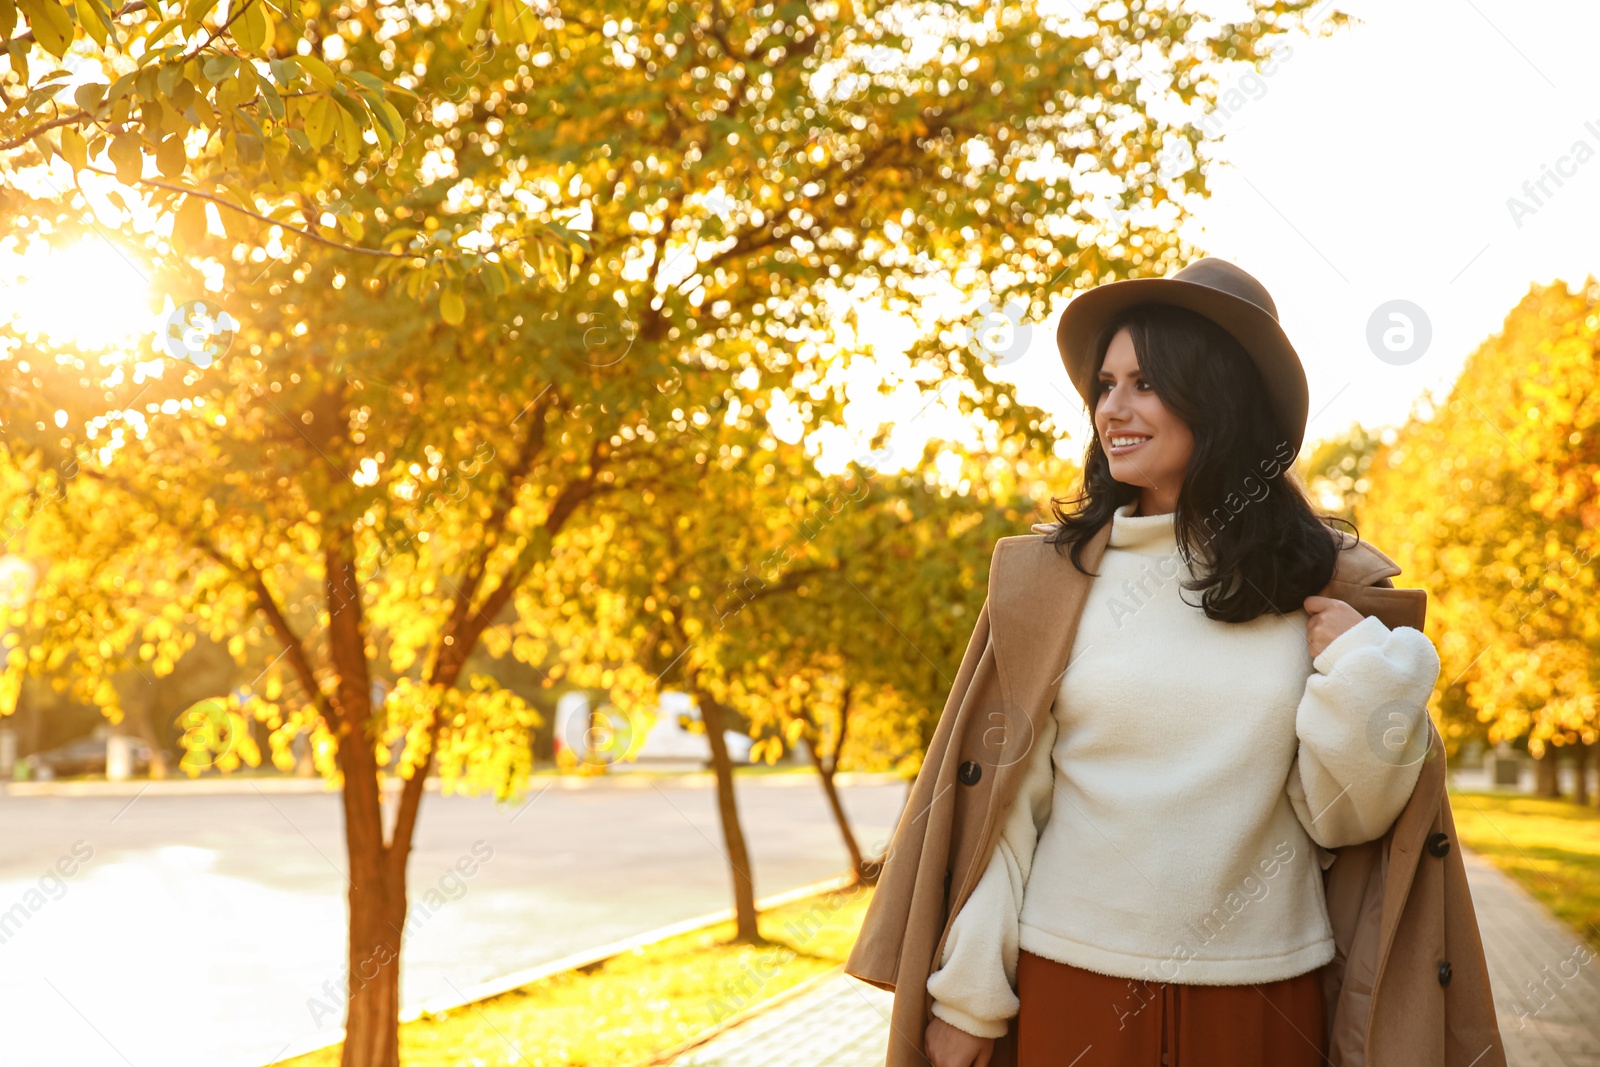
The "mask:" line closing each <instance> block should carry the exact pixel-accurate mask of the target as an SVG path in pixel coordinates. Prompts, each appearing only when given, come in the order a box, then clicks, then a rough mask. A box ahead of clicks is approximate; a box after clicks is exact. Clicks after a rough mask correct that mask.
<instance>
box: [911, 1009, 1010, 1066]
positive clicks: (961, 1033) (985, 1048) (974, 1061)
mask: <svg viewBox="0 0 1600 1067" xmlns="http://www.w3.org/2000/svg"><path fill="white" fill-rule="evenodd" d="M925 1042H926V1044H927V1046H928V1059H929V1060H930V1061H932V1063H933V1067H989V1058H990V1057H991V1056H993V1055H994V1042H995V1039H994V1038H992V1037H978V1036H976V1035H974V1034H969V1033H967V1032H966V1031H965V1030H963V1029H961V1027H959V1026H951V1025H950V1024H949V1023H947V1022H945V1021H944V1020H943V1019H940V1018H937V1017H935V1018H934V1020H933V1022H931V1023H929V1024H928V1033H927V1036H926V1038H925Z"/></svg>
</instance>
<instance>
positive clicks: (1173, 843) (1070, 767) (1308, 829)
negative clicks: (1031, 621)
mask: <svg viewBox="0 0 1600 1067" xmlns="http://www.w3.org/2000/svg"><path fill="white" fill-rule="evenodd" d="M1135 506H1136V505H1135V504H1133V503H1130V504H1127V505H1124V506H1123V507H1121V508H1119V509H1117V511H1116V514H1115V517H1114V518H1113V520H1112V530H1111V537H1110V540H1109V542H1108V544H1107V548H1106V551H1105V554H1104V557H1103V559H1102V561H1101V565H1100V568H1099V570H1100V573H1099V576H1098V577H1097V578H1095V579H1094V580H1093V581H1092V582H1091V583H1090V586H1089V591H1088V597H1087V600H1086V601H1085V604H1084V608H1083V615H1082V618H1081V619H1080V621H1079V623H1078V631H1077V635H1076V637H1075V638H1074V641H1073V647H1072V653H1071V656H1070V658H1069V660H1068V664H1069V666H1068V669H1067V671H1066V672H1065V674H1063V676H1062V679H1061V685H1060V688H1059V690H1058V692H1057V695H1056V701H1055V705H1054V707H1053V709H1052V713H1051V715H1050V717H1049V719H1048V721H1047V724H1046V726H1045V728H1044V729H1043V730H1042V731H1041V736H1040V738H1039V739H1038V744H1037V745H1036V746H1035V747H1034V748H1033V750H1032V753H1031V755H1030V756H1029V759H1028V766H1027V770H1026V772H1025V773H1024V780H1023V783H1022V788H1021V790H1020V792H1019V795H1018V798H1017V802H1016V803H1015V805H1014V806H1013V807H1012V808H1011V810H1010V811H1009V812H1008V813H1007V814H1006V817H1005V820H1004V823H1003V828H1002V831H1001V837H1000V840H999V842H998V845H997V847H996V848H995V851H994V856H993V859H992V860H991V861H990V863H989V866H988V867H987V868H986V869H985V871H984V873H983V875H982V877H981V879H980V880H979V882H978V884H977V886H976V888H975V889H974V891H973V893H972V895H971V896H970V897H969V898H968V899H967V901H966V903H965V905H964V906H963V907H962V909H961V911H960V913H959V914H958V915H957V916H956V919H955V922H954V924H953V925H952V928H951V932H950V936H949V937H948V938H946V940H945V946H944V951H943V952H942V953H941V956H940V960H939V968H938V970H936V971H934V973H933V974H931V975H930V976H929V978H928V985H927V988H928V992H929V994H930V996H931V997H932V998H933V1013H934V1015H936V1016H937V1017H939V1018H941V1019H943V1020H945V1021H946V1022H948V1023H950V1024H951V1025H953V1026H956V1027H959V1028H960V1029H962V1030H965V1031H967V1032H968V1033H972V1034H977V1035H979V1036H981V1037H999V1036H1001V1035H1003V1034H1004V1033H1005V1032H1006V1026H1007V1020H1008V1019H1010V1018H1011V1017H1012V1016H1014V1015H1015V1014H1016V1013H1017V1011H1018V1009H1019V1007H1020V1002H1019V1001H1018V999H1017V996H1016V993H1015V992H1014V987H1015V982H1016V964H1017V953H1018V950H1019V949H1026V950H1027V951H1029V952H1032V953H1034V954H1035V955H1038V956H1044V957H1046V958H1048V959H1053V960H1057V961H1059V962H1062V963H1068V964H1072V965H1074V966H1078V967H1082V968H1085V969H1087V970H1091V971H1096V972H1098V973H1101V974H1106V975H1112V976H1115V977H1126V978H1130V979H1133V978H1139V979H1144V980H1147V981H1152V982H1179V983H1195V984H1201V985H1235V984H1247V983H1254V982H1270V981H1276V980H1279V979H1282V978H1290V977H1293V976H1295V975H1298V974H1303V973H1305V972H1306V971H1309V970H1312V969H1314V968H1316V967H1320V966H1321V965H1323V964H1324V963H1327V962H1328V961H1329V960H1331V959H1332V958H1333V953H1334V945H1333V932H1332V927H1331V926H1330V925H1329V922H1328V914H1327V905H1326V902H1325V901H1324V899H1323V890H1322V876H1321V870H1322V867H1323V865H1324V860H1323V857H1327V859H1329V860H1331V857H1329V856H1328V855H1327V854H1326V853H1323V852H1320V851H1319V850H1318V849H1317V848H1315V847H1314V845H1313V842H1315V844H1316V845H1320V846H1322V847H1323V848H1336V847H1338V846H1340V845H1346V844H1354V843H1357V842H1361V841H1370V840H1372V839H1374V838H1377V837H1381V836H1382V835H1383V834H1384V833H1385V832H1387V831H1388V829H1389V827H1390V826H1391V825H1392V824H1393V822H1394V820H1395V817H1396V816H1398V815H1399V813H1400V810H1401V809H1402V808H1403V807H1405V804H1406V801H1407V800H1408V799H1409V798H1410V796H1411V790H1412V787H1413V786H1414V785H1415V784H1416V781H1417V776H1418V774H1419V773H1420V772H1421V769H1422V764H1421V760H1420V759H1413V758H1411V756H1410V753H1409V751H1408V752H1407V754H1406V756H1405V757H1404V759H1406V760H1410V762H1403V761H1402V759H1397V758H1396V757H1395V756H1394V754H1393V752H1392V750H1390V749H1388V748H1386V747H1385V746H1386V743H1388V742H1391V741H1392V740H1393V739H1394V738H1395V737H1396V736H1397V735H1396V734H1394V732H1393V731H1394V730H1395V729H1396V728H1399V729H1401V730H1404V731H1405V736H1406V737H1414V736H1417V735H1416V733H1415V732H1416V731H1418V730H1422V731H1425V730H1426V729H1427V725H1426V723H1425V722H1424V721H1423V720H1424V716H1426V715H1427V704H1428V697H1429V694H1430V693H1431V692H1432V690H1433V686H1434V682H1435V681H1436V680H1437V678H1438V676H1439V657H1438V653H1437V652H1436V651H1435V649H1434V647H1433V643H1432V642H1431V641H1429V640H1428V638H1427V637H1426V636H1425V635H1424V634H1422V633H1421V632H1419V631H1417V630H1415V629H1412V628H1411V627H1408V626H1406V627H1401V628H1399V629H1397V630H1392V631H1391V630H1390V629H1389V628H1388V627H1387V626H1385V625H1384V624H1383V622H1382V621H1380V620H1378V619H1376V618H1371V617H1369V618H1365V619H1363V620H1362V621H1361V622H1360V623H1358V624H1356V625H1355V626H1353V627H1351V628H1350V629H1349V630H1347V631H1345V632H1344V633H1342V634H1340V635H1339V636H1338V637H1337V638H1335V639H1334V640H1333V641H1332V642H1331V643H1329V645H1328V647H1327V648H1325V649H1323V651H1322V653H1321V654H1320V655H1318V656H1317V657H1316V659H1315V660H1314V661H1313V660H1312V658H1311V657H1310V654H1309V652H1308V651H1307V648H1306V624H1307V621H1308V616H1307V614H1306V612H1305V611H1304V610H1303V609H1297V610H1295V611H1293V612H1290V613H1288V614H1286V615H1277V614H1275V613H1270V612H1269V613H1268V614H1267V615H1264V616H1262V617H1260V618H1257V619H1255V620H1252V621H1251V622H1248V623H1242V624H1240V623H1224V622H1216V621H1213V620H1211V619H1208V618H1206V616H1205V612H1204V611H1202V610H1201V609H1200V608H1199V607H1198V604H1199V602H1200V594H1199V593H1196V592H1192V591H1187V590H1182V589H1180V583H1181V582H1182V581H1184V580H1186V579H1188V578H1189V577H1190V576H1191V573H1192V572H1191V571H1190V569H1189V568H1188V566H1187V565H1186V564H1185V562H1184V560H1183V559H1182V558H1181V556H1180V554H1179V552H1178V547H1177V540H1176V536H1175V533H1174V528H1173V521H1172V520H1173V516H1172V515H1171V514H1166V515H1149V516H1133V515H1131V514H1130V512H1131V511H1132V510H1133V508H1134V507H1135ZM1386 731H1388V733H1387V734H1386ZM1417 751H1420V750H1417ZM1137 1003H1138V1002H1137V1001H1134V1000H1130V1004H1131V1005H1137ZM1129 1010H1132V1008H1130V1009H1129Z"/></svg>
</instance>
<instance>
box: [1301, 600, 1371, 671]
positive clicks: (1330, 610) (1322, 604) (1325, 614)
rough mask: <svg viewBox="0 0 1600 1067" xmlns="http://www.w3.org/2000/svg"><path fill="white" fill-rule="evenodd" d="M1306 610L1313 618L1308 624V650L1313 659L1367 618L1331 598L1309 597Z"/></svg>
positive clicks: (1340, 601) (1306, 601) (1347, 605)
mask: <svg viewBox="0 0 1600 1067" xmlns="http://www.w3.org/2000/svg"><path fill="white" fill-rule="evenodd" d="M1305 608H1306V614H1307V615H1309V616H1311V619H1310V621H1309V622H1307V623H1306V648H1308V649H1310V651H1311V658H1312V659H1316V658H1317V657H1318V656H1320V655H1322V650H1323V649H1325V648H1327V647H1328V646H1329V645H1331V644H1333V639H1334V638H1336V637H1338V636H1339V635H1340V634H1342V633H1344V632H1345V631H1346V630H1348V629H1350V628H1351V627H1352V626H1354V625H1355V624H1356V623H1358V622H1360V621H1361V620H1362V619H1364V618H1366V616H1364V615H1362V614H1361V612H1359V611H1357V610H1356V609H1355V608H1353V607H1351V606H1350V605H1349V604H1346V603H1345V602H1344V601H1342V600H1335V599H1334V598H1333V597H1331V596H1308V597H1306V600H1305Z"/></svg>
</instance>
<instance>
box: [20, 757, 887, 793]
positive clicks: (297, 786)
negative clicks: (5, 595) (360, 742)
mask: <svg viewBox="0 0 1600 1067" xmlns="http://www.w3.org/2000/svg"><path fill="white" fill-rule="evenodd" d="M735 770H736V772H738V771H739V770H740V768H735ZM735 777H737V778H740V779H741V780H745V781H753V780H755V779H758V778H759V779H760V780H761V781H762V782H771V783H775V784H778V785H793V786H803V787H805V788H808V789H815V788H817V782H818V777H817V774H816V772H815V771H813V770H812V769H811V768H809V767H794V768H792V769H791V768H785V769H782V770H778V771H772V770H766V769H764V768H763V769H759V770H755V771H754V772H745V773H736V774H735ZM716 780H717V776H716V775H715V774H714V773H713V772H711V771H707V770H701V769H700V764H699V763H695V762H683V761H679V762H673V763H668V762H665V761H658V762H652V763H648V764H640V763H619V764H616V765H615V766H613V767H612V768H611V769H610V770H609V771H607V772H606V773H605V774H594V775H584V774H575V773H564V774H563V773H557V772H555V771H551V770H548V769H543V768H541V769H540V770H537V771H535V772H534V773H533V774H531V775H529V776H528V791H529V793H530V794H531V793H534V792H537V791H538V790H539V789H541V788H544V787H546V785H547V784H548V786H549V787H551V788H555V789H587V788H589V787H590V786H592V785H594V784H596V783H601V784H608V785H618V786H622V787H623V788H632V789H647V788H649V787H650V783H651V782H658V781H672V782H676V783H679V784H682V785H691V786H699V785H711V784H713V783H715V782H716ZM833 781H834V784H835V785H837V786H839V787H841V788H843V787H846V786H852V785H887V784H892V783H894V782H903V781H905V779H904V778H903V777H901V776H900V775H898V774H895V773H892V772H889V771H840V772H839V773H838V774H836V775H834V779H833ZM402 784H404V783H402V782H401V780H400V779H398V778H391V779H389V781H388V782H387V783H386V786H385V788H386V789H387V790H388V791H389V792H391V793H392V792H397V791H398V790H399V789H400V787H401V785H402ZM422 788H423V789H424V790H425V791H426V792H429V793H437V792H439V791H440V789H439V778H438V777H437V776H434V777H430V778H428V780H427V781H425V782H423V783H422ZM338 792H339V791H338V790H337V789H335V788H333V787H331V786H330V785H329V784H328V783H327V782H326V781H325V780H324V779H322V778H321V777H317V778H296V777H292V776H290V775H254V774H239V775H227V774H221V775H216V774H213V775H205V776H203V777H200V778H189V777H187V776H185V775H182V774H179V775H176V776H174V777H171V778H163V779H159V780H154V779H149V778H135V779H129V780H127V781H120V782H108V781H105V780H103V779H82V780H72V781H42V782H40V781H32V782H5V783H0V795H3V796H12V797H137V796H152V797H197V796H238V795H249V794H251V793H271V794H272V795H274V796H278V795H302V796H304V795H312V794H317V793H328V794H337V793H338Z"/></svg>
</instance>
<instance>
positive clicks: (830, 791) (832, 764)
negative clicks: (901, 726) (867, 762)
mask: <svg viewBox="0 0 1600 1067" xmlns="http://www.w3.org/2000/svg"><path fill="white" fill-rule="evenodd" d="M804 718H805V719H806V723H807V725H808V726H809V727H810V729H808V730H806V732H805V734H804V735H802V736H803V737H804V739H805V743H806V751H807V753H809V754H810V756H811V765H812V766H813V767H815V768H816V769H817V777H819V778H821V779H822V792H823V795H824V796H826V797H827V798H828V808H829V810H831V811H832V812H833V821H834V822H835V823H837V824H838V826H839V835H840V836H841V837H843V838H844V847H845V851H847V852H849V853H850V870H851V873H852V874H853V875H854V876H855V881H854V882H852V883H851V884H852V885H862V884H865V885H874V884H876V883H877V881H878V866H877V865H876V864H873V865H871V866H870V867H869V866H867V865H866V864H863V863H862V860H861V846H860V845H859V844H857V843H856V835H855V832H854V831H852V830H851V829H850V819H849V817H848V816H847V815H845V812H844V804H843V802H842V801H841V800H840V799H839V790H838V787H837V786H836V785H835V783H834V780H833V776H834V775H835V774H837V773H838V771H839V753H840V752H842V751H843V750H844V739H845V733H846V727H847V726H848V725H849V723H850V687H849V686H848V685H847V686H845V688H844V696H843V699H842V700H841V701H840V702H839V740H838V742H837V743H836V744H835V745H834V746H833V757H832V758H831V759H829V760H827V761H826V762H824V760H823V758H822V753H821V752H819V751H818V750H817V742H816V734H817V730H816V722H815V721H814V720H813V719H812V718H811V716H810V714H809V713H807V714H805V715H804Z"/></svg>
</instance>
